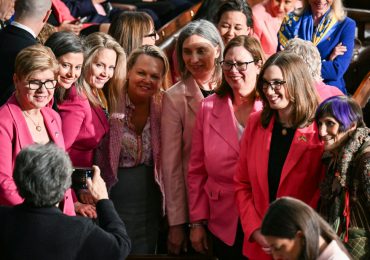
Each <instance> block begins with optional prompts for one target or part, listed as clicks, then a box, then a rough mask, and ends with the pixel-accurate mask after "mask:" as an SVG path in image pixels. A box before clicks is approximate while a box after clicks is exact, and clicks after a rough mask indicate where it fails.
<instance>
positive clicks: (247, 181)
mask: <svg viewBox="0 0 370 260" xmlns="http://www.w3.org/2000/svg"><path fill="white" fill-rule="evenodd" d="M257 91H258V94H259V96H260V97H261V99H262V101H263V104H264V107H263V110H262V111H260V112H257V113H255V114H253V115H251V116H250V117H249V120H248V125H247V128H246V130H245V132H244V136H243V139H242V141H241V148H240V158H239V162H238V166H237V172H236V175H235V181H236V201H237V205H238V208H239V213H240V219H241V223H242V226H243V230H244V235H245V237H244V245H243V253H244V255H246V256H247V257H248V258H249V259H259V260H260V259H272V257H271V256H270V255H268V254H267V253H270V247H269V245H268V243H267V242H266V240H265V239H264V237H263V236H262V235H261V231H260V228H261V223H262V219H263V216H264V215H265V213H266V211H267V209H268V207H269V204H270V203H271V202H273V201H274V200H275V199H276V198H279V197H282V196H291V197H294V198H297V199H299V200H302V201H304V202H305V203H307V204H308V205H310V206H311V207H313V208H315V207H316V206H317V201H318V199H319V183H320V180H321V179H322V177H323V174H324V167H323V165H322V163H321V157H322V153H323V145H322V143H321V141H320V140H319V138H318V133H317V131H318V130H317V125H316V123H315V122H314V117H315V110H316V108H317V106H318V103H319V101H318V94H317V93H316V90H315V88H314V85H313V79H312V77H311V74H310V73H309V71H308V68H307V66H306V64H305V63H304V61H303V60H302V59H301V58H300V57H299V56H297V55H296V54H293V53H286V52H280V53H277V54H274V55H273V56H271V57H270V58H269V59H268V60H267V61H266V63H265V65H264V67H263V68H262V70H261V73H260V75H259V77H258V80H257Z"/></svg>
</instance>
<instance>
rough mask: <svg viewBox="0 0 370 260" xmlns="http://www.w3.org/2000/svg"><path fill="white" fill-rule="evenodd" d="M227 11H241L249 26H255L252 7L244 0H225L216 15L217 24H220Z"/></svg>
mask: <svg viewBox="0 0 370 260" xmlns="http://www.w3.org/2000/svg"><path fill="white" fill-rule="evenodd" d="M226 12H241V13H243V14H244V15H245V18H246V21H247V24H246V25H247V26H248V27H250V28H253V19H252V17H253V15H252V9H251V8H250V6H249V5H248V4H247V2H246V1H244V0H229V1H224V2H223V3H222V4H221V5H220V7H219V8H218V11H217V14H216V17H215V21H214V23H215V24H218V23H219V22H220V20H221V17H222V15H223V14H224V13H226Z"/></svg>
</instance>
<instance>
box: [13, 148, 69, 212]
mask: <svg viewBox="0 0 370 260" xmlns="http://www.w3.org/2000/svg"><path fill="white" fill-rule="evenodd" d="M71 174H72V163H71V160H70V159H69V157H68V155H67V154H66V152H65V151H63V150H62V149H61V148H59V147H57V146H56V145H55V144H52V143H50V144H46V145H41V144H35V145H31V146H29V147H27V148H25V149H23V150H22V151H21V152H20V153H19V154H18V155H17V158H16V161H15V166H14V175H13V178H14V181H15V184H16V186H17V189H18V192H19V194H20V196H21V197H22V198H24V200H25V203H27V204H29V205H32V206H34V207H51V206H55V205H56V204H57V203H59V202H60V201H61V200H62V199H63V195H64V193H65V191H66V190H67V189H68V188H69V187H70V186H71Z"/></svg>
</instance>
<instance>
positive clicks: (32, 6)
mask: <svg viewBox="0 0 370 260" xmlns="http://www.w3.org/2000/svg"><path fill="white" fill-rule="evenodd" d="M50 9H51V0H16V1H15V5H14V10H15V20H18V19H23V18H31V19H42V18H44V17H45V14H46V12H47V11H48V10H50Z"/></svg>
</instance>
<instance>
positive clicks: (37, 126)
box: [22, 111, 42, 132]
mask: <svg viewBox="0 0 370 260" xmlns="http://www.w3.org/2000/svg"><path fill="white" fill-rule="evenodd" d="M22 112H23V114H24V115H25V116H26V117H27V118H29V119H30V120H31V122H32V123H33V124H34V125H35V127H36V131H37V132H41V130H42V128H41V126H40V123H39V122H35V121H34V120H33V119H32V117H31V116H30V115H29V114H28V113H27V112H26V111H22Z"/></svg>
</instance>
